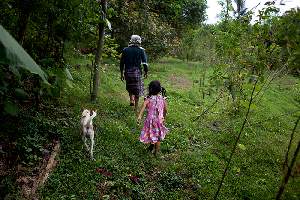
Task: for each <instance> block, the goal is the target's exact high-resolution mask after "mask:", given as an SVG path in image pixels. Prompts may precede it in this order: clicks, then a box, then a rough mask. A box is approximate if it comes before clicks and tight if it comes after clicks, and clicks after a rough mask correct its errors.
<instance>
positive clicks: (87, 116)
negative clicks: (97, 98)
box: [80, 109, 97, 159]
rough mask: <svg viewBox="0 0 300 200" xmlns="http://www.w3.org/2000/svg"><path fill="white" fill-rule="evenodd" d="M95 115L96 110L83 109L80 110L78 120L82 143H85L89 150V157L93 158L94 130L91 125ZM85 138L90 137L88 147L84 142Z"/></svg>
mask: <svg viewBox="0 0 300 200" xmlns="http://www.w3.org/2000/svg"><path fill="white" fill-rule="evenodd" d="M91 114H92V115H91ZM96 115H97V113H96V111H89V110H87V109H85V110H83V112H82V115H81V120H80V124H81V130H82V140H83V142H84V145H85V147H86V149H87V151H89V152H90V155H91V159H94V157H93V148H94V136H95V131H94V127H93V119H94V117H96ZM87 138H90V140H91V147H90V149H89V147H88V145H87V143H86V139H87Z"/></svg>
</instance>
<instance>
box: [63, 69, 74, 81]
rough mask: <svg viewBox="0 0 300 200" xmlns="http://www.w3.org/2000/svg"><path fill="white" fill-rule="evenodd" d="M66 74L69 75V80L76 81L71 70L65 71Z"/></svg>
mask: <svg viewBox="0 0 300 200" xmlns="http://www.w3.org/2000/svg"><path fill="white" fill-rule="evenodd" d="M65 72H66V75H67V77H68V79H70V80H72V81H73V80H74V79H73V77H72V74H71V73H70V70H69V69H68V68H66V69H65Z"/></svg>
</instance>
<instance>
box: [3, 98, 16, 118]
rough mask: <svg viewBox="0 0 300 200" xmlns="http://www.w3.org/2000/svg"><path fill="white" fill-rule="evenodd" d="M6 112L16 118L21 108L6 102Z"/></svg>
mask: <svg viewBox="0 0 300 200" xmlns="http://www.w3.org/2000/svg"><path fill="white" fill-rule="evenodd" d="M4 111H5V112H6V113H7V114H9V115H12V116H16V115H17V114H18V113H19V108H18V106H17V104H15V103H12V102H10V101H6V102H4Z"/></svg>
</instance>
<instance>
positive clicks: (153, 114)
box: [140, 95, 169, 144]
mask: <svg viewBox="0 0 300 200" xmlns="http://www.w3.org/2000/svg"><path fill="white" fill-rule="evenodd" d="M147 100H148V101H149V103H148V104H147V107H146V109H147V111H148V112H147V117H146V119H145V122H144V127H143V129H142V131H141V135H140V141H141V142H143V143H152V144H153V143H156V142H159V141H162V140H163V139H164V138H165V136H166V134H167V133H168V131H169V130H168V129H167V128H166V127H165V125H164V109H165V106H166V102H165V99H164V98H163V97H162V96H161V95H154V96H151V97H149V98H147Z"/></svg>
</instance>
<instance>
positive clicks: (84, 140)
mask: <svg viewBox="0 0 300 200" xmlns="http://www.w3.org/2000/svg"><path fill="white" fill-rule="evenodd" d="M82 141H83V143H84V146H85V148H86V150H87V151H88V150H89V147H88V145H87V143H86V137H85V135H84V134H83V135H82Z"/></svg>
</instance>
